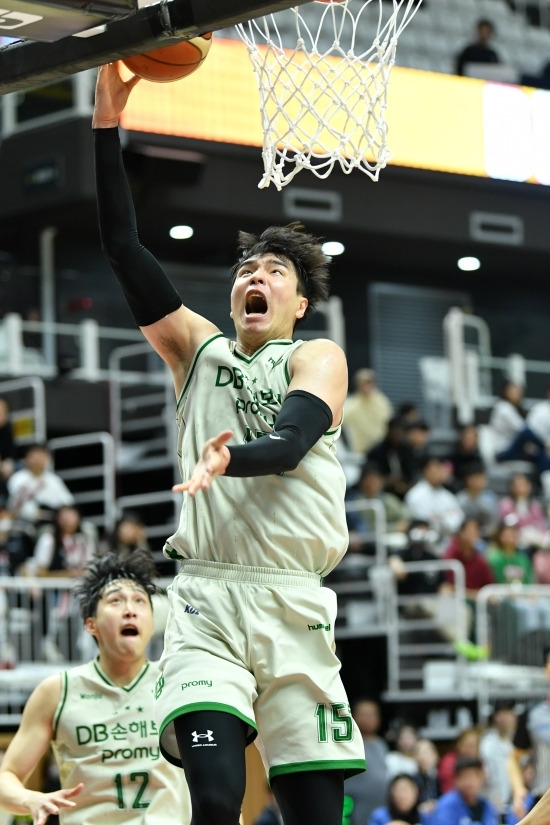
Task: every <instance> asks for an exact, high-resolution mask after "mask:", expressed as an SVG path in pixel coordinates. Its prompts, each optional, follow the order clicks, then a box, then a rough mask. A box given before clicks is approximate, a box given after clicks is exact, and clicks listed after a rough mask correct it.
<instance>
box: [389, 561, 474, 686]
mask: <svg viewBox="0 0 550 825" xmlns="http://www.w3.org/2000/svg"><path fill="white" fill-rule="evenodd" d="M403 566H404V569H405V571H406V572H407V573H430V574H433V573H445V572H452V573H453V577H454V590H453V592H452V593H449V594H439V593H433V592H430V591H426V592H424V593H422V592H419V593H415V594H414V595H406V596H405V595H399V594H398V592H397V583H396V581H395V579H394V578H393V576H392V586H393V588H394V597H393V598H394V609H393V610H392V611H391V616H392V621H391V623H390V625H389V627H388V694H389V695H390V694H391V696H392V697H393V698H396V697H397V698H399V697H401V698H403V697H406V696H409V697H410V698H411V700H414V699H424V698H425V697H426V690H425V687H426V685H425V683H424V679H425V673H424V671H423V665H424V663H425V662H426V661H427V660H429V659H431V658H441V657H444V658H446V659H447V660H448V661H450V664H451V667H452V680H453V683H452V690H453V692H456V694H457V695H460V694H467V693H468V692H469V691H468V687H467V680H466V670H465V662H464V660H463V657H462V656H460V655H459V654H458V653H457V652H456V650H455V648H454V646H453V643H452V642H453V637H454V639H455V640H456V641H462V640H465V639H466V638H467V636H468V633H467V624H466V613H465V609H464V606H465V603H466V584H465V575H464V566H463V565H462V564H461V562H459V561H455V560H453V559H439V560H434V561H418V562H406V563H404V565H403ZM416 606H418V607H419V608H420V610H419V611H415V610H412V609H411V608H413V607H416ZM426 631H429V632H431V634H432V635H433V639H432V640H426V638H425V637H422V639H421V640H418V641H416V640H415V638H414V637H415V634H416V633H418V632H423V633H424V632H426ZM406 657H407V658H408V659H410V660H413V666H411V665H406V664H405V662H404V659H405V658H406ZM419 681H420V682H421V683H422V684H421V686H419V687H417V688H408V687H407V684H410V683H412V682H419Z"/></svg>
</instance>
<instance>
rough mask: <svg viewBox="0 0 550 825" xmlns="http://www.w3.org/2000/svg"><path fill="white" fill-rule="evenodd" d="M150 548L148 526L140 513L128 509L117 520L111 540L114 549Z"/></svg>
mask: <svg viewBox="0 0 550 825" xmlns="http://www.w3.org/2000/svg"><path fill="white" fill-rule="evenodd" d="M138 548H139V549H140V550H149V542H148V540H147V528H146V526H145V524H144V523H143V519H142V518H141V516H140V515H139V513H135V512H131V511H128V512H126V513H124V514H123V515H122V517H121V518H120V519H119V521H118V522H117V525H116V528H115V533H114V536H113V538H112V541H111V549H113V550H122V549H127V550H136V549H138Z"/></svg>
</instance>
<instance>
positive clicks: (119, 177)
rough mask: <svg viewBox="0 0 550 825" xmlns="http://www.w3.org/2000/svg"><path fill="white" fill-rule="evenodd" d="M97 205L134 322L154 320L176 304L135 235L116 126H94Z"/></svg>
mask: <svg viewBox="0 0 550 825" xmlns="http://www.w3.org/2000/svg"><path fill="white" fill-rule="evenodd" d="M93 132H94V148H95V172H96V190H97V209H98V216H99V231H100V234H101V243H102V247H103V251H104V252H105V254H106V256H107V258H108V259H109V263H110V264H111V266H112V267H113V270H114V272H115V275H116V276H117V278H118V280H119V281H120V284H121V286H122V289H123V291H124V295H125V297H126V300H127V302H128V306H129V307H130V310H131V312H132V315H133V316H134V320H135V322H136V324H137V325H138V326H140V327H146V326H148V325H149V324H154V323H155V321H159V320H160V319H161V318H164V317H165V316H166V315H169V314H170V313H171V312H174V311H175V310H176V309H179V307H180V306H181V304H182V302H181V298H180V297H179V295H178V293H177V292H176V290H175V289H174V287H173V286H172V284H171V283H170V281H169V280H168V278H167V276H166V273H165V272H164V270H163V268H162V267H161V265H160V264H159V262H158V261H157V260H156V258H155V257H154V256H153V255H152V254H151V253H150V252H149V250H148V249H146V248H145V247H144V246H142V244H141V243H140V241H139V238H138V232H137V226H136V216H135V211H134V204H133V202H132V195H131V193H130V187H129V186H128V181H127V179H126V174H125V172H124V164H123V161H122V150H121V146H120V139H119V135H118V127H116V126H115V127H114V128H112V129H94V130H93Z"/></svg>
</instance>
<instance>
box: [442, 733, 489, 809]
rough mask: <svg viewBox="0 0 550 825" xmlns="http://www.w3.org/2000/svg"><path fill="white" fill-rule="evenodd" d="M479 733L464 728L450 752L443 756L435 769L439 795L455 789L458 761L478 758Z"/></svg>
mask: <svg viewBox="0 0 550 825" xmlns="http://www.w3.org/2000/svg"><path fill="white" fill-rule="evenodd" d="M479 740H480V732H479V730H478V729H477V728H466V729H465V730H463V731H461V732H460V733H459V735H458V736H457V738H456V739H455V742H454V746H453V748H452V749H451V750H450V751H447V753H445V754H443V756H442V757H441V759H440V762H439V766H438V769H437V775H438V776H439V784H440V785H441V793H443V794H446V793H448V792H449V791H452V790H453V789H454V787H455V776H456V774H455V770H456V765H457V763H458V761H459V759H478V758H479Z"/></svg>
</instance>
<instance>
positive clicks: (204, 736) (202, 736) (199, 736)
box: [191, 730, 214, 744]
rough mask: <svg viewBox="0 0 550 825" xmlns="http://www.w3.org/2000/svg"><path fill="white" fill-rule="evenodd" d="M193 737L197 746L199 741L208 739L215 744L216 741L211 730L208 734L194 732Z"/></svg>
mask: <svg viewBox="0 0 550 825" xmlns="http://www.w3.org/2000/svg"><path fill="white" fill-rule="evenodd" d="M191 736H192V737H193V742H194V743H195V744H197V742H198V741H199V739H206V741H207V742H213V741H214V737H213V736H212V731H211V730H207V731H206V733H197V731H196V730H194V731H193V733H192V734H191Z"/></svg>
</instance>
